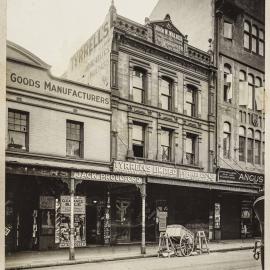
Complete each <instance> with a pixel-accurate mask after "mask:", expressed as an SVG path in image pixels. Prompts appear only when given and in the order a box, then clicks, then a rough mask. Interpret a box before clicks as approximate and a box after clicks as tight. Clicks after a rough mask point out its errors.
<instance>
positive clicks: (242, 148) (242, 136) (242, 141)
mask: <svg viewBox="0 0 270 270" xmlns="http://www.w3.org/2000/svg"><path fill="white" fill-rule="evenodd" d="M245 160H246V131H245V128H244V127H239V161H245Z"/></svg>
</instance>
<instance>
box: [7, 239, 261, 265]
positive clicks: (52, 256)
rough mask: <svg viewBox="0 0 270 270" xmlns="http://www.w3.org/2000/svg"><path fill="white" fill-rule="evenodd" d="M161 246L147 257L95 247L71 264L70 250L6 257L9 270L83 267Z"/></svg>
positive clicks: (219, 246)
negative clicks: (63, 266)
mask: <svg viewBox="0 0 270 270" xmlns="http://www.w3.org/2000/svg"><path fill="white" fill-rule="evenodd" d="M255 240H256V239H237V240H221V241H211V242H209V243H208V247H209V249H210V252H225V251H234V250H241V249H252V248H253V247H254V243H255ZM157 250H158V245H156V244H155V245H153V244H152V245H147V246H146V254H144V255H142V254H141V253H140V245H118V246H112V247H104V246H95V247H85V248H76V249H75V260H74V261H70V260H69V250H68V249H58V250H51V251H23V252H15V253H12V254H7V255H6V269H10V270H11V269H13V270H14V269H29V268H39V267H49V266H57V265H70V264H82V263H90V262H104V261H113V260H125V259H135V258H145V257H155V256H157Z"/></svg>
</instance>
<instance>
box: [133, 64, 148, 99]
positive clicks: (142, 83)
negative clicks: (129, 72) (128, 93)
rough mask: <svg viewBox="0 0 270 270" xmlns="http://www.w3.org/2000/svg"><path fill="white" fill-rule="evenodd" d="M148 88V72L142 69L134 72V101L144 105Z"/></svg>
mask: <svg viewBox="0 0 270 270" xmlns="http://www.w3.org/2000/svg"><path fill="white" fill-rule="evenodd" d="M145 88H146V71H145V70H143V69H140V68H134V70H133V101H135V102H138V103H144V101H145Z"/></svg>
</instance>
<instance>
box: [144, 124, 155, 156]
mask: <svg viewBox="0 0 270 270" xmlns="http://www.w3.org/2000/svg"><path fill="white" fill-rule="evenodd" d="M152 129H153V127H152V125H150V124H148V125H147V127H146V145H145V147H146V150H147V151H146V153H145V154H146V156H145V157H146V158H149V159H153V151H152V150H151V149H152V145H151V134H152Z"/></svg>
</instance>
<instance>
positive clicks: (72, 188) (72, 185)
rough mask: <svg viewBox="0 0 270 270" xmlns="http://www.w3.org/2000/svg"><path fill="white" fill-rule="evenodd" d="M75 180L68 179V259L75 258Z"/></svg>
mask: <svg viewBox="0 0 270 270" xmlns="http://www.w3.org/2000/svg"><path fill="white" fill-rule="evenodd" d="M74 182H75V180H74V179H73V178H71V179H70V245H69V260H75V248H74V246H75V245H74V192H75V183H74Z"/></svg>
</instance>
